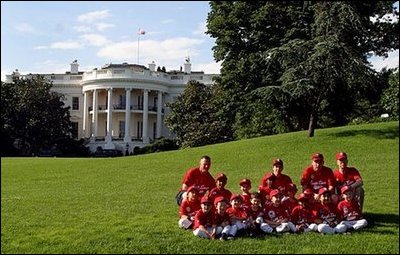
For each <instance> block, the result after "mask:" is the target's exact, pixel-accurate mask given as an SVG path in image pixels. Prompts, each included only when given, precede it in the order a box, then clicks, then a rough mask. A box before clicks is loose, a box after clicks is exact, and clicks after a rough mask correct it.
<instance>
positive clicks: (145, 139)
mask: <svg viewBox="0 0 400 255" xmlns="http://www.w3.org/2000/svg"><path fill="white" fill-rule="evenodd" d="M148 122H149V91H148V90H147V89H144V90H143V136H142V137H143V143H149V137H148V135H147V128H148Z"/></svg>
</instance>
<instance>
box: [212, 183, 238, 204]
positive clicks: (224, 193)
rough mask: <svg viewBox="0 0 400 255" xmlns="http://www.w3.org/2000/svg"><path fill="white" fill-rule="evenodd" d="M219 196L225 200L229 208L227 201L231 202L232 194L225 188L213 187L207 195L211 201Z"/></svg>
mask: <svg viewBox="0 0 400 255" xmlns="http://www.w3.org/2000/svg"><path fill="white" fill-rule="evenodd" d="M219 196H223V197H224V198H225V199H226V201H227V203H228V206H229V201H230V200H231V196H232V192H230V190H227V189H225V188H222V189H219V188H218V187H215V188H213V189H212V190H210V193H209V195H208V197H209V198H210V199H212V201H214V199H215V198H216V197H219Z"/></svg>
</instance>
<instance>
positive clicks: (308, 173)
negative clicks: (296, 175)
mask: <svg viewBox="0 0 400 255" xmlns="http://www.w3.org/2000/svg"><path fill="white" fill-rule="evenodd" d="M311 160H312V162H311V165H309V166H308V167H306V168H305V169H304V170H303V173H302V175H301V179H300V184H301V185H302V188H303V191H304V190H306V189H311V190H312V191H313V192H314V197H315V198H316V200H319V195H318V191H319V189H320V188H323V187H325V188H327V189H328V190H329V192H330V193H331V194H332V195H331V198H332V201H333V202H334V203H335V204H337V201H338V196H337V195H335V194H334V193H335V177H334V176H333V171H332V169H330V168H329V167H326V166H324V156H323V155H322V154H321V153H315V154H313V155H312V156H311Z"/></svg>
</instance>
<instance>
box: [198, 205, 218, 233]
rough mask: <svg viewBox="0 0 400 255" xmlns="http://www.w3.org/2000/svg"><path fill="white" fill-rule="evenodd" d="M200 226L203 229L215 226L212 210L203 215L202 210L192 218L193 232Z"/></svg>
mask: <svg viewBox="0 0 400 255" xmlns="http://www.w3.org/2000/svg"><path fill="white" fill-rule="evenodd" d="M200 225H203V226H204V227H205V228H208V227H212V226H213V225H215V214H214V211H213V210H212V209H211V210H210V211H209V212H208V213H204V212H203V210H198V211H197V213H196V215H195V216H194V227H193V230H195V229H197V228H198V227H199V226H200Z"/></svg>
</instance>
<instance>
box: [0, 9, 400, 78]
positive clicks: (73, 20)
mask: <svg viewBox="0 0 400 255" xmlns="http://www.w3.org/2000/svg"><path fill="white" fill-rule="evenodd" d="M209 10H210V7H209V2H207V1H192V2H188V1H176V2H175V1H169V2H154V1H143V2H140V1H139V2H114V1H113V2H111V1H105V2H103V1H94V2H85V1H72V2H67V1H65V2H55V1H54V2H52V1H50V2H44V1H43V2H42V1H23V2H10V1H2V2H1V77H2V78H1V79H2V80H4V75H5V74H10V73H12V71H14V70H15V69H19V71H20V72H21V73H22V74H27V73H65V72H66V71H69V70H70V63H71V62H72V61H74V60H75V59H76V60H78V63H79V65H80V67H79V70H81V71H88V70H91V69H93V68H99V67H101V66H103V65H105V64H108V63H123V62H128V63H135V64H137V63H139V64H142V65H145V66H148V64H149V63H151V62H152V61H154V62H155V63H156V65H157V66H161V67H162V66H165V67H166V69H167V70H172V69H174V70H179V68H180V66H183V63H184V60H185V58H186V57H187V56H189V57H190V59H191V62H192V70H193V71H204V72H206V73H220V72H219V69H220V65H219V63H216V62H215V61H214V58H213V52H212V47H213V45H214V42H215V40H214V39H212V38H210V37H209V36H208V35H206V34H205V33H204V32H205V30H206V27H205V26H206V19H207V14H208V12H209ZM139 29H142V30H143V31H144V32H145V33H144V34H142V35H138V31H139ZM138 46H139V47H138ZM389 56H390V57H389V58H387V59H383V58H380V57H378V58H376V57H374V58H371V61H372V64H373V65H374V68H375V69H377V70H378V71H379V70H380V69H381V68H383V67H389V68H390V67H397V66H398V63H399V51H395V52H392V53H390V54H389Z"/></svg>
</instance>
